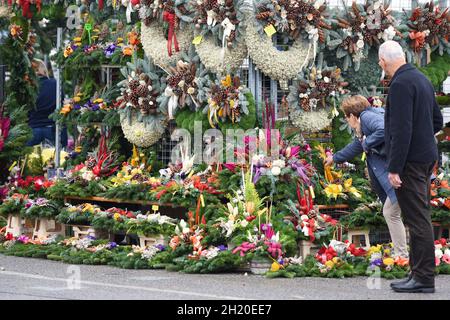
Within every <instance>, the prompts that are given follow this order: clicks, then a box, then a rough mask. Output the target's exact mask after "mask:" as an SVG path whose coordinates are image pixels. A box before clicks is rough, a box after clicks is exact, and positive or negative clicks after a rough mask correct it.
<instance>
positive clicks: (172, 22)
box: [163, 11, 180, 57]
mask: <svg viewBox="0 0 450 320" xmlns="http://www.w3.org/2000/svg"><path fill="white" fill-rule="evenodd" d="M176 19H177V17H176V16H175V14H174V13H170V12H168V11H164V13H163V20H164V21H166V22H168V23H169V38H168V39H167V51H168V52H169V57H170V56H172V41H173V44H174V47H175V51H176V52H179V51H180V48H179V47H178V41H177V35H176V34H175V22H176Z"/></svg>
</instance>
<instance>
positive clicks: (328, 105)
mask: <svg viewBox="0 0 450 320" xmlns="http://www.w3.org/2000/svg"><path fill="white" fill-rule="evenodd" d="M346 85H347V83H346V82H344V81H343V79H342V77H341V70H340V69H339V68H334V67H327V66H325V67H323V68H322V55H320V58H319V63H318V66H317V67H313V68H312V69H311V71H310V72H307V73H302V74H299V77H298V79H296V80H295V81H294V83H293V85H292V86H290V87H289V95H288V97H287V102H288V104H289V110H290V114H289V116H290V119H291V122H292V123H293V125H294V126H296V127H299V128H302V129H306V130H307V129H310V130H311V129H315V130H320V129H323V128H324V127H326V126H327V125H329V124H330V123H331V119H332V118H333V117H334V116H335V115H337V110H336V100H337V98H338V97H339V95H340V94H344V93H345V90H344V87H345V86H346ZM330 109H331V114H330V115H328V114H329V112H330ZM325 116H326V117H325ZM308 122H309V123H308ZM308 131H309V130H308ZM313 131H314V130H313Z"/></svg>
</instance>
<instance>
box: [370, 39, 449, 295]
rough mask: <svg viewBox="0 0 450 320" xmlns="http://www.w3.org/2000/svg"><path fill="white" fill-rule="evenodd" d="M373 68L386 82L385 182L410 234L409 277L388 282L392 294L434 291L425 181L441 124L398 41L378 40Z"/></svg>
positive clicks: (430, 94)
mask: <svg viewBox="0 0 450 320" xmlns="http://www.w3.org/2000/svg"><path fill="white" fill-rule="evenodd" d="M378 57H379V65H380V67H381V68H382V69H383V71H384V72H385V73H386V75H387V76H388V77H389V78H391V81H390V83H389V93H388V97H387V103H386V114H385V143H386V152H387V161H388V171H389V175H388V176H389V182H390V183H391V185H392V186H393V187H394V188H395V194H396V195H397V199H398V203H399V205H400V208H401V210H402V213H403V216H404V219H405V224H406V225H407V226H408V228H409V234H410V242H409V245H410V267H411V274H410V276H409V277H408V279H407V280H404V281H400V282H396V283H392V284H391V287H392V289H393V290H394V291H396V292H423V293H433V292H434V290H435V289H434V271H435V257H434V235H433V227H432V224H431V208H430V179H431V174H432V171H433V167H434V166H435V164H436V161H437V160H438V149H437V145H436V139H435V134H436V133H437V132H439V131H440V130H441V128H442V125H443V119H442V114H441V111H440V110H439V107H438V105H437V103H436V99H435V94H434V89H433V86H432V85H431V83H430V81H429V80H428V79H427V78H426V77H425V76H424V75H423V74H422V73H421V72H420V71H419V70H417V69H416V68H415V67H414V66H412V65H410V64H409V63H406V59H405V53H404V52H403V49H402V47H401V46H400V44H399V43H397V42H395V41H386V42H384V43H383V44H382V45H381V46H380V49H379V51H378Z"/></svg>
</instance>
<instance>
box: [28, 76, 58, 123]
mask: <svg viewBox="0 0 450 320" xmlns="http://www.w3.org/2000/svg"><path fill="white" fill-rule="evenodd" d="M55 109H56V80H55V79H53V78H47V77H41V78H39V92H38V98H37V100H36V108H35V109H32V110H31V111H30V112H29V113H28V124H29V126H30V127H31V128H40V127H46V126H51V125H54V124H55V122H54V121H53V120H51V119H49V118H48V117H49V116H50V115H51V114H52V113H53V112H54V111H55Z"/></svg>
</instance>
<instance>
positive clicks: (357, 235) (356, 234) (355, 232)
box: [347, 229, 370, 248]
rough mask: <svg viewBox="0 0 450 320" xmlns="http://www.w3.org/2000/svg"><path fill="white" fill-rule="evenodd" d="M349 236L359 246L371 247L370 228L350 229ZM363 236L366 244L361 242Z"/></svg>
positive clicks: (351, 241)
mask: <svg viewBox="0 0 450 320" xmlns="http://www.w3.org/2000/svg"><path fill="white" fill-rule="evenodd" d="M347 236H348V241H350V243H354V244H355V245H356V246H357V247H362V248H370V240H369V229H348V230H347ZM361 237H364V245H363V244H362V243H361Z"/></svg>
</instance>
